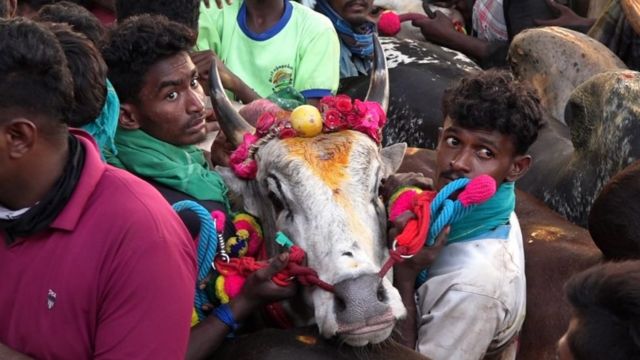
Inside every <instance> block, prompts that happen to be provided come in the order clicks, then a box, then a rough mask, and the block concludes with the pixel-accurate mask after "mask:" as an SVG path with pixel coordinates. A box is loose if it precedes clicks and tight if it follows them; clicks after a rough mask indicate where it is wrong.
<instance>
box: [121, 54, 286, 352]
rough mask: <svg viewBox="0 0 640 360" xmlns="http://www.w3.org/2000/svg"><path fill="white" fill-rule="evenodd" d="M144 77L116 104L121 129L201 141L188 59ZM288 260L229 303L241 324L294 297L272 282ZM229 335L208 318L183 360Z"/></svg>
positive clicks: (200, 100)
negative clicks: (137, 89) (134, 95)
mask: <svg viewBox="0 0 640 360" xmlns="http://www.w3.org/2000/svg"><path fill="white" fill-rule="evenodd" d="M144 78H145V81H144V84H143V85H142V89H141V90H140V93H139V94H138V97H137V99H136V100H135V101H130V102H127V103H123V104H121V105H120V106H121V109H120V126H121V127H123V128H125V129H130V130H135V129H140V130H143V131H145V132H146V133H148V134H149V135H151V136H153V137H155V138H157V139H159V140H161V141H164V142H167V143H169V144H173V145H176V146H185V145H194V144H196V143H198V142H201V141H202V140H204V138H205V136H206V133H207V131H208V130H209V126H207V124H206V121H205V118H206V117H207V111H206V109H205V103H204V91H203V90H202V87H201V86H200V84H199V82H198V72H197V69H196V66H195V65H194V64H193V62H192V61H191V58H190V57H189V55H188V54H187V53H186V52H181V53H178V54H176V55H174V56H170V57H168V58H166V59H163V60H161V61H159V62H157V63H156V64H154V65H153V66H151V67H150V68H149V70H148V72H147V74H146V75H145V77H144ZM288 260H289V257H288V254H281V255H280V257H278V258H275V259H272V261H271V263H270V265H269V267H267V268H264V269H262V270H259V271H257V272H256V273H254V274H252V275H251V276H249V277H248V278H247V280H246V283H245V285H244V287H243V289H242V291H241V293H240V295H239V296H238V297H237V298H236V299H234V300H232V301H231V303H230V306H231V311H232V313H233V315H234V318H235V319H236V321H242V320H244V319H246V318H247V317H248V316H249V315H250V314H251V313H252V312H254V311H256V310H257V309H258V308H259V307H260V306H262V305H263V304H265V303H270V302H274V301H278V300H282V299H286V298H289V297H291V296H292V295H293V294H294V293H295V286H287V287H280V286H277V285H276V284H274V283H273V282H272V281H271V278H272V277H273V276H274V275H275V274H276V273H277V272H278V271H280V270H282V269H283V268H284V267H285V266H286V264H287V263H288ZM228 332H229V329H228V328H227V326H226V325H225V324H224V323H222V322H221V321H220V320H218V318H217V317H215V316H209V317H208V318H206V319H205V320H204V321H202V322H201V323H200V324H198V325H197V326H195V327H194V328H192V330H191V335H190V337H189V348H188V355H187V358H188V359H208V358H210V357H211V356H212V354H213V352H214V351H215V350H216V349H217V348H218V347H219V346H220V344H221V343H222V341H224V338H225V336H226V335H227V333H228Z"/></svg>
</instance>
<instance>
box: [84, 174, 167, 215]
mask: <svg viewBox="0 0 640 360" xmlns="http://www.w3.org/2000/svg"><path fill="white" fill-rule="evenodd" d="M92 202H93V204H94V207H95V208H99V209H102V211H101V212H103V213H109V214H108V215H109V216H112V219H113V220H115V219H117V220H118V221H121V223H122V224H123V225H124V224H132V223H136V224H137V225H139V226H143V227H146V228H150V227H153V224H154V223H156V222H159V223H162V222H166V221H169V222H171V221H175V220H176V219H177V217H176V214H175V213H174V211H173V209H172V208H171V206H170V205H169V203H168V202H167V201H166V200H165V199H164V198H163V197H162V195H160V193H159V192H158V191H157V190H156V189H155V188H154V187H153V186H151V185H150V184H148V183H147V182H146V181H144V180H142V179H140V178H138V177H136V176H134V175H132V174H131V173H129V172H127V171H125V170H122V169H119V168H116V167H113V166H110V165H108V166H107V168H106V169H105V172H104V174H103V176H102V178H101V179H100V182H99V183H98V184H97V186H96V188H95V190H94V196H93V197H92ZM114 218H115V219H114ZM177 220H178V221H179V219H177Z"/></svg>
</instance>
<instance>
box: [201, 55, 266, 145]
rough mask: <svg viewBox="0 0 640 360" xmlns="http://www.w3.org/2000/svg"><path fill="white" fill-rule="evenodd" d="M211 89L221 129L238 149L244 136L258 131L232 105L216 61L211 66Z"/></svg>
mask: <svg viewBox="0 0 640 360" xmlns="http://www.w3.org/2000/svg"><path fill="white" fill-rule="evenodd" d="M209 88H210V90H211V101H212V102H213V109H214V111H215V112H216V115H217V117H218V123H219V124H220V128H221V129H222V132H223V133H224V135H225V136H226V137H227V140H228V141H229V142H230V143H231V144H233V146H236V147H237V146H238V145H240V144H241V143H242V138H243V137H244V134H246V133H250V134H253V133H254V132H255V130H256V129H255V128H254V127H253V126H251V124H249V122H247V120H245V118H243V117H242V115H240V113H239V112H238V111H237V110H236V108H235V107H234V106H233V104H232V103H231V100H229V98H228V97H227V93H226V92H225V90H224V88H223V87H222V80H220V73H218V67H217V66H216V61H214V62H213V64H211V71H210V72H209Z"/></svg>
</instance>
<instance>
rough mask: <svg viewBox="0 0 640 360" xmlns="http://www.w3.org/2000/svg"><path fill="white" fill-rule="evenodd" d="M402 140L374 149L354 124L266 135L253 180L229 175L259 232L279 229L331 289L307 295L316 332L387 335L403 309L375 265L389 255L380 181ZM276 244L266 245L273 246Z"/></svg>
mask: <svg viewBox="0 0 640 360" xmlns="http://www.w3.org/2000/svg"><path fill="white" fill-rule="evenodd" d="M403 154H404V146H396V147H392V148H387V149H383V150H382V151H380V150H379V149H378V147H377V145H376V144H375V143H374V142H373V141H372V140H371V139H370V138H369V137H367V136H366V135H364V134H361V133H359V132H355V131H343V132H340V133H333V134H323V135H319V136H317V137H315V138H290V139H285V140H272V141H270V142H268V143H267V144H265V145H264V146H263V147H262V148H261V149H260V150H259V151H258V153H257V155H256V160H257V162H258V175H257V178H256V180H255V181H251V182H245V181H241V180H238V179H235V178H234V179H229V175H230V172H229V171H221V172H222V173H223V176H225V177H226V178H227V179H226V180H227V183H228V184H229V186H230V188H231V189H232V191H235V192H239V193H241V194H242V196H243V200H244V205H245V209H246V210H247V211H250V212H252V213H254V214H256V215H258V216H260V218H261V219H262V221H263V226H264V230H265V239H273V235H274V233H275V231H276V230H279V231H283V232H284V233H285V234H287V235H288V236H289V238H291V240H292V241H293V242H294V243H296V245H298V246H300V247H301V248H302V249H304V250H305V251H306V252H307V257H308V265H309V266H310V267H312V268H313V269H315V270H316V271H317V272H318V275H319V277H320V279H322V280H323V281H325V282H328V283H330V284H334V285H336V293H335V294H334V293H330V292H327V291H325V290H322V289H317V288H313V289H311V290H309V291H308V292H307V293H306V295H307V299H308V300H309V302H310V303H311V305H312V306H313V308H314V313H315V320H316V322H317V324H318V327H319V329H320V331H321V333H322V334H323V335H324V336H326V337H330V336H333V335H336V334H337V335H340V337H341V338H342V339H343V340H344V341H345V342H347V343H348V344H350V345H354V346H363V345H366V344H368V343H378V342H381V341H383V340H385V339H387V338H388V337H389V335H390V334H391V331H392V330H393V327H394V326H395V322H396V320H398V319H399V318H401V317H404V315H405V308H404V306H403V305H402V301H401V299H400V296H399V294H398V291H397V290H396V289H395V288H394V287H393V286H392V284H391V282H390V281H389V279H388V278H385V279H380V278H379V277H377V272H378V271H379V270H380V267H381V266H382V264H383V262H384V261H385V260H386V258H387V256H388V251H387V246H386V236H385V234H386V211H385V209H384V205H383V203H382V201H381V200H380V197H379V195H378V189H379V187H380V182H381V180H382V179H383V178H385V177H386V176H388V175H390V174H391V173H393V172H394V171H395V170H396V169H397V167H398V166H399V165H400V161H401V160H402V156H403ZM274 251H275V248H274V249H272V251H271V253H272V254H273V252H274Z"/></svg>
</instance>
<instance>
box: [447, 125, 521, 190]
mask: <svg viewBox="0 0 640 360" xmlns="http://www.w3.org/2000/svg"><path fill="white" fill-rule="evenodd" d="M436 150H437V158H436V160H437V169H436V181H435V183H436V189H437V190H440V189H442V188H443V187H444V186H445V185H446V184H448V183H449V182H451V181H453V180H455V179H458V178H460V177H466V178H469V179H473V178H475V177H476V176H478V175H481V174H487V175H489V176H491V177H492V178H494V179H495V181H496V184H497V185H498V186H499V185H500V184H501V183H502V182H503V181H505V180H507V181H515V180H516V179H517V178H519V177H520V176H521V175H522V174H524V171H526V169H527V168H528V166H529V160H530V158H529V157H528V156H524V155H521V156H518V155H516V150H515V146H514V144H513V142H512V140H511V137H510V136H508V135H504V134H501V133H500V132H498V131H486V130H470V129H465V128H463V127H460V126H459V125H457V124H456V122H455V121H453V120H451V119H450V118H449V117H447V118H446V119H445V122H444V127H443V130H442V132H441V134H440V138H439V140H438V147H437V149H436Z"/></svg>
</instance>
